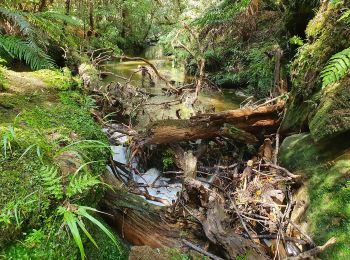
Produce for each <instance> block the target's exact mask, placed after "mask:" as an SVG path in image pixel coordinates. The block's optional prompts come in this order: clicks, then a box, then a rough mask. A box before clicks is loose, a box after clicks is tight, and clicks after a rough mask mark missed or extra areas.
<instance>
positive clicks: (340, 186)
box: [280, 133, 350, 259]
mask: <svg viewBox="0 0 350 260" xmlns="http://www.w3.org/2000/svg"><path fill="white" fill-rule="evenodd" d="M280 154H281V158H280V160H281V163H282V164H283V165H284V166H285V167H287V168H289V169H291V170H294V171H296V172H297V173H298V174H301V175H303V176H304V177H305V179H306V180H307V181H306V180H305V182H306V183H307V185H306V188H307V191H308V195H309V197H310V205H309V207H308V209H307V211H306V214H305V216H304V221H306V222H307V226H308V231H309V232H310V233H311V234H312V236H313V238H314V240H315V242H316V243H317V244H323V243H325V242H326V241H327V240H328V239H330V238H331V237H333V236H334V237H336V238H337V240H338V243H337V244H336V245H335V246H334V247H332V248H331V249H329V250H327V251H326V252H325V253H324V254H323V255H322V259H349V258H350V241H349V237H350V204H349V201H350V140H349V138H348V136H346V135H344V136H339V137H337V138H336V139H332V140H327V141H324V142H321V143H315V142H314V140H313V138H312V136H311V135H310V134H309V133H306V134H305V133H304V134H299V135H294V136H291V137H288V138H286V139H285V141H284V142H283V145H282V147H281V151H280Z"/></svg>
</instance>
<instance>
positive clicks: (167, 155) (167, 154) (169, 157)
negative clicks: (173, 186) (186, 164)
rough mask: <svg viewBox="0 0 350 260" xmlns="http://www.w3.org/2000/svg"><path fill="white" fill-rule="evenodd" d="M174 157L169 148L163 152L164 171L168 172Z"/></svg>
mask: <svg viewBox="0 0 350 260" xmlns="http://www.w3.org/2000/svg"><path fill="white" fill-rule="evenodd" d="M174 156H175V153H174V151H173V150H171V149H170V148H169V149H167V150H166V151H164V152H163V154H162V162H163V170H164V171H167V170H169V169H170V168H171V167H172V166H173V165H174Z"/></svg>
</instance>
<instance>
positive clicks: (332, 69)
mask: <svg viewBox="0 0 350 260" xmlns="http://www.w3.org/2000/svg"><path fill="white" fill-rule="evenodd" d="M349 69H350V48H347V49H345V50H343V51H341V52H338V53H337V54H335V55H333V56H332V57H331V58H330V60H329V61H328V63H327V65H326V66H325V67H324V69H323V71H322V72H321V78H322V87H326V86H328V85H330V84H332V83H334V82H337V81H338V80H340V79H342V78H343V77H344V76H345V75H346V74H347V73H348V71H349Z"/></svg>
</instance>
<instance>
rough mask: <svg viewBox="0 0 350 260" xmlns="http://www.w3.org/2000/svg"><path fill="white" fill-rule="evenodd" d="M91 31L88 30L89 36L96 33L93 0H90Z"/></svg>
mask: <svg viewBox="0 0 350 260" xmlns="http://www.w3.org/2000/svg"><path fill="white" fill-rule="evenodd" d="M89 27H90V28H89V32H88V36H89V37H92V36H93V34H94V30H95V21H94V2H93V0H90V3H89Z"/></svg>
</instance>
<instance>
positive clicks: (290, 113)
mask: <svg viewBox="0 0 350 260" xmlns="http://www.w3.org/2000/svg"><path fill="white" fill-rule="evenodd" d="M346 7H348V8H349V7H350V3H348V2H347V3H345V4H343V5H334V4H332V3H329V2H325V3H323V4H322V6H321V7H320V8H319V11H318V13H317V15H316V16H315V18H314V19H313V20H311V21H310V23H309V25H308V27H307V30H306V32H307V36H308V43H306V44H304V45H303V46H302V47H301V48H300V49H299V51H298V54H297V56H296V58H295V59H294V61H293V62H292V64H291V77H292V90H291V95H290V101H289V104H288V109H287V113H286V115H285V118H284V120H283V123H282V125H283V126H282V128H283V129H285V130H287V129H289V130H294V131H299V130H300V126H304V125H307V123H308V120H309V119H310V118H312V117H313V115H314V113H315V109H316V108H317V106H318V104H319V102H320V98H321V96H322V95H320V91H321V85H322V83H321V79H320V73H321V71H322V70H323V68H324V66H325V65H326V64H327V62H328V60H329V59H330V58H331V56H332V55H334V54H335V53H338V52H339V51H342V50H343V49H345V48H347V47H348V44H349V41H350V38H349V35H348V34H347V29H346V28H347V26H348V25H347V24H346V23H345V22H341V21H339V18H340V17H341V16H342V10H343V9H344V8H346Z"/></svg>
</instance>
